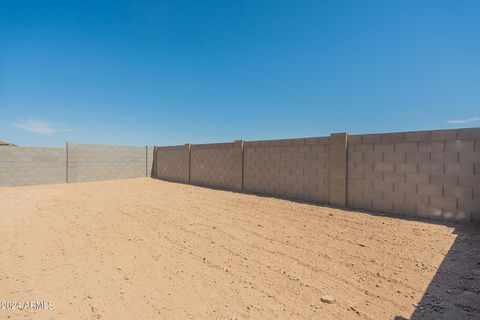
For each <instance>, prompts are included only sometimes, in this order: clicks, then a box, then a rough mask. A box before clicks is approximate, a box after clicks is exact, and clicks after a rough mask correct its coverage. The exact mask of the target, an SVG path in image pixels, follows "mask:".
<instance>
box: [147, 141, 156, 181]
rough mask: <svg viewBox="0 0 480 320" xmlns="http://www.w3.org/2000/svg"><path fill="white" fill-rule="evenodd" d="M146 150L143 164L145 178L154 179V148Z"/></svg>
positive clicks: (150, 147)
mask: <svg viewBox="0 0 480 320" xmlns="http://www.w3.org/2000/svg"><path fill="white" fill-rule="evenodd" d="M146 148H147V150H146V151H147V163H146V164H145V166H146V172H145V176H147V177H154V176H155V171H154V170H155V167H154V161H155V147H154V146H146Z"/></svg>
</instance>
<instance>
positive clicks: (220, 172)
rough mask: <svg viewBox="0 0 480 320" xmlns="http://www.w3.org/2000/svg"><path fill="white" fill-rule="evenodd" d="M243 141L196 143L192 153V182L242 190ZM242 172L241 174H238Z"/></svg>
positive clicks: (192, 147)
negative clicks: (241, 159) (240, 160)
mask: <svg viewBox="0 0 480 320" xmlns="http://www.w3.org/2000/svg"><path fill="white" fill-rule="evenodd" d="M242 145H243V142H241V141H239V142H237V143H235V142H230V143H212V144H194V145H192V146H191V153H190V183H192V184H197V185H203V186H211V187H217V188H224V189H232V190H241V181H239V178H240V179H241V170H242V168H241V163H239V162H238V161H236V159H235V158H236V157H240V158H241V157H242V153H241V152H239V151H238V150H241V148H242ZM239 172H240V175H239V174H238V173H239Z"/></svg>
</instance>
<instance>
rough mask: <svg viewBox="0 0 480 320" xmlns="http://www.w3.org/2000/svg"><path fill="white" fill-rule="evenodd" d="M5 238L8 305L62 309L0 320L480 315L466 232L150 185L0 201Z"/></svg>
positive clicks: (12, 194)
mask: <svg viewBox="0 0 480 320" xmlns="http://www.w3.org/2000/svg"><path fill="white" fill-rule="evenodd" d="M0 225H1V232H0V300H1V301H21V302H23V301H31V300H33V301H53V302H54V307H55V308H54V310H37V311H32V310H0V318H1V319H4V318H7V319H9V318H10V319H17V318H21V319H23V318H28V319H129V320H130V319H394V318H395V317H397V319H402V317H404V318H410V317H412V315H413V318H418V319H423V318H424V317H426V318H432V319H443V318H458V319H463V318H467V319H474V318H478V316H479V315H480V313H479V308H480V307H479V305H480V300H479V293H480V291H479V290H480V288H479V283H480V281H479V279H480V273H479V272H478V271H479V268H480V249H479V247H480V246H479V244H480V239H479V235H480V232H479V228H478V227H476V226H471V225H461V224H459V225H441V224H434V223H428V222H420V221H408V220H402V219H397V218H394V217H386V216H381V215H372V214H368V213H361V212H354V211H346V210H338V209H332V208H328V207H321V206H316V205H311V204H302V203H295V202H291V201H286V200H279V199H274V198H267V197H259V196H254V195H246V194H239V193H233V192H227V191H219V190H212V189H208V188H200V187H195V186H188V185H182V184H176V183H169V182H163V181H159V180H154V179H147V178H145V179H133V180H122V181H109V182H93V183H79V184H68V185H67V184H63V185H48V186H33V187H15V188H0ZM451 248H452V250H450V249H451ZM449 250H450V251H449ZM442 261H444V264H442ZM441 264H442V265H441ZM427 289H428V290H427ZM426 291H428V295H427V296H424V293H425V292H426ZM324 295H330V296H333V298H334V299H335V302H334V303H332V304H329V303H324V302H322V301H321V298H322V296H324ZM419 303H420V305H417V304H419Z"/></svg>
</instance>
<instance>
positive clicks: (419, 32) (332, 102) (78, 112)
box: [0, 0, 480, 146]
mask: <svg viewBox="0 0 480 320" xmlns="http://www.w3.org/2000/svg"><path fill="white" fill-rule="evenodd" d="M452 121H453V122H452ZM475 126H477V127H478V126H480V1H476V0H472V1H468V0H467V1H465V0H462V1H458V0H452V1H440V0H435V1H421V0H415V1H384V0H381V1H380V0H379V1H338V0H337V1H319V0H317V1H303V0H294V1H281V0H272V1H264V0H251V1H250V0H246V1H241V0H239V1H226V0H224V1H214V0H211V1H199V0H196V1H194V0H191V1H182V0H171V1H161V0H157V1H141V0H140V1H139V0H137V1H121V0H115V1H85V0H83V1H6V0H0V140H6V141H9V142H13V143H16V144H19V145H32V146H61V145H63V144H64V143H65V141H75V142H81V143H102V144H124V145H145V144H156V145H169V144H183V143H187V142H189V143H202V142H218V141H232V140H235V139H244V140H257V139H270V138H290V137H306V136H323V135H328V134H330V133H332V132H345V131H346V132H350V133H373V132H390V131H404V130H426V129H440V128H455V127H475Z"/></svg>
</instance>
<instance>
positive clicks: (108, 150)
mask: <svg viewBox="0 0 480 320" xmlns="http://www.w3.org/2000/svg"><path fill="white" fill-rule="evenodd" d="M146 149H147V148H146V147H124V146H106V145H92V144H76V143H68V146H67V152H68V163H67V165H68V170H67V172H68V182H84V181H98V180H113V179H128V178H138V177H145V176H146V171H147V169H146V165H147V151H146Z"/></svg>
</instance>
